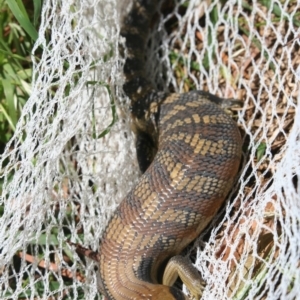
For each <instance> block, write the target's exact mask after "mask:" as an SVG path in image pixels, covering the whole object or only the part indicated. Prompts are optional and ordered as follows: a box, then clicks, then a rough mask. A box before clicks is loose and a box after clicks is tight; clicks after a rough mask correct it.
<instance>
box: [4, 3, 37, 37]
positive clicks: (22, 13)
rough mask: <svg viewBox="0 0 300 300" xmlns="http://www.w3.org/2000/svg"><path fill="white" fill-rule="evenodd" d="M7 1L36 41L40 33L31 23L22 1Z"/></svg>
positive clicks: (16, 16) (21, 23)
mask: <svg viewBox="0 0 300 300" xmlns="http://www.w3.org/2000/svg"><path fill="white" fill-rule="evenodd" d="M17 2H18V3H17ZM6 3H7V5H8V6H9V8H10V10H11V11H12V13H13V14H14V16H15V18H16V19H17V20H18V22H19V23H20V25H21V26H22V27H23V29H24V30H25V31H26V32H27V33H28V34H29V36H30V37H31V38H32V39H33V40H34V41H36V40H37V38H38V33H37V31H36V29H35V28H34V26H33V25H32V24H31V22H30V20H29V18H28V15H27V13H26V10H25V8H24V5H23V4H22V2H21V1H20V0H18V1H16V0H6Z"/></svg>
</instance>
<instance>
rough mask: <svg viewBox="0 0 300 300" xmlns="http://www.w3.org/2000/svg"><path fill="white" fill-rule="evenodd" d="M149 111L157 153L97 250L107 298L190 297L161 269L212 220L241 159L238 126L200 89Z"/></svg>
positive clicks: (114, 216) (165, 298)
mask: <svg viewBox="0 0 300 300" xmlns="http://www.w3.org/2000/svg"><path fill="white" fill-rule="evenodd" d="M150 111H151V113H150V115H151V114H152V115H154V117H153V118H149V119H156V122H157V123H156V124H155V126H154V127H155V128H156V130H157V133H158V152H157V154H156V156H155V158H154V161H153V162H152V163H151V165H150V167H149V168H148V169H147V171H146V172H145V173H144V174H143V175H142V177H141V179H140V181H139V182H138V183H137V185H136V186H135V187H134V188H133V189H132V191H131V192H130V193H129V194H128V195H127V197H126V198H125V199H124V200H123V201H122V202H121V204H120V206H119V207H118V209H117V210H116V211H115V213H114V214H113V217H112V218H111V220H110V222H109V223H108V225H107V227H106V230H105V232H104V235H103V238H102V240H101V243H100V247H99V265H100V270H99V272H100V280H99V289H100V290H101V292H102V293H103V294H104V295H105V296H106V298H107V299H116V300H121V299H153V300H154V299H155V300H157V299H161V300H167V299H185V296H184V294H183V293H182V292H181V291H179V290H177V289H175V288H173V287H172V288H170V287H167V286H164V285H161V284H159V282H160V281H161V277H162V270H161V268H163V267H164V266H165V265H166V263H167V261H168V260H169V259H170V258H171V257H173V256H174V255H177V254H179V253H180V252H181V251H182V250H183V249H184V248H185V247H186V246H187V245H188V244H189V243H190V242H191V241H193V240H194V239H195V238H196V237H198V236H199V234H200V232H201V231H202V230H203V229H204V228H205V226H206V225H207V224H208V223H209V222H210V220H211V219H212V218H213V216H214V215H215V214H216V212H217V211H218V209H219V208H220V206H221V204H222V203H223V201H224V200H225V198H226V196H227V194H228V192H229V191H230V189H231V188H232V185H233V182H234V180H235V177H236V174H237V171H238V167H239V163H240V158H241V138H240V134H239V130H238V128H237V125H236V124H235V122H234V121H233V120H232V119H231V118H230V116H228V115H227V114H226V113H224V111H223V110H222V109H221V108H220V107H219V106H217V105H216V104H214V103H212V102H211V101H209V100H208V97H206V96H204V95H203V94H201V92H197V91H194V92H190V93H186V94H171V95H170V96H169V97H167V98H166V99H164V100H163V101H162V102H161V103H158V105H152V106H151V107H150Z"/></svg>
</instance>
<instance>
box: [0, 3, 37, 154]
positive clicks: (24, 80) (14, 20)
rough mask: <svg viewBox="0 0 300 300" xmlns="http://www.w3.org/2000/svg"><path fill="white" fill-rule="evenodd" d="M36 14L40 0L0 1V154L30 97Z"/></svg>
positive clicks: (35, 36) (35, 37)
mask: <svg viewBox="0 0 300 300" xmlns="http://www.w3.org/2000/svg"><path fill="white" fill-rule="evenodd" d="M25 7H26V9H25ZM40 10H41V0H34V1H33V6H32V1H26V0H24V1H23V2H22V1H21V0H7V1H4V0H0V154H1V153H2V152H3V150H4V148H5V146H6V144H7V142H8V141H9V140H10V139H11V137H12V135H13V134H14V131H15V129H16V124H17V122H18V119H19V117H20V114H21V112H22V108H23V106H24V104H25V103H26V101H27V99H28V97H29V96H30V92H31V77H32V63H31V56H30V55H31V50H32V47H33V45H34V42H35V41H36V39H37V37H38V32H37V27H38V22H39V16H40Z"/></svg>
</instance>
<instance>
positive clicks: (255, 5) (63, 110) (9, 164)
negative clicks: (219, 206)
mask: <svg viewBox="0 0 300 300" xmlns="http://www.w3.org/2000/svg"><path fill="white" fill-rule="evenodd" d="M118 10H119V8H118V5H117V4H116V0H94V1H92V0H85V1H83V0H82V1H59V0H51V1H50V0H45V1H44V5H43V11H42V21H41V26H40V30H39V39H38V41H37V43H36V48H35V49H37V48H38V47H42V48H43V54H42V57H41V59H35V60H34V74H33V78H34V82H33V86H32V94H31V97H30V99H29V100H28V102H27V104H26V106H25V107H24V110H23V113H22V117H21V119H20V121H19V123H18V126H17V130H16V133H15V136H14V138H13V139H12V140H11V142H10V143H9V145H8V146H7V148H6V150H5V152H4V154H3V155H2V156H1V163H2V168H1V176H2V180H3V182H4V183H3V186H2V195H1V200H0V209H1V211H0V213H1V215H2V216H1V219H0V233H1V234H0V274H1V277H0V284H1V290H0V298H1V299H100V295H98V293H97V288H96V271H95V264H94V263H93V262H91V261H90V260H86V261H85V260H84V259H82V258H80V257H79V256H78V255H77V254H76V252H75V250H74V247H70V246H69V245H68V244H67V243H66V242H67V240H68V239H70V240H71V241H73V242H78V243H80V244H82V245H84V246H86V247H90V248H91V249H93V250H97V245H98V241H99V238H100V237H101V232H102V230H103V229H104V227H105V224H106V222H107V221H108V218H109V216H110V215H111V213H112V212H113V210H114V209H115V207H116V205H117V204H118V203H119V202H120V201H121V200H122V198H123V197H124V196H125V195H126V193H127V192H128V191H129V190H130V188H131V187H132V185H133V184H134V183H135V182H136V181H137V180H138V175H139V172H138V168H137V164H136V158H135V149H134V137H133V134H132V133H131V131H130V119H129V113H128V101H127V100H126V99H125V97H124V96H123V94H122V84H123V80H124V78H123V76H122V63H123V61H122V60H120V57H119V54H118V42H119V24H118V23H119V21H118V20H119V15H118ZM162 10H163V13H164V14H163V17H161V18H160V24H159V25H158V31H155V32H158V34H156V33H155V34H154V35H153V39H155V41H153V43H151V44H150V50H149V52H150V53H149V57H150V59H149V61H150V62H152V64H151V65H149V70H150V71H149V72H150V75H151V78H156V79H155V82H156V83H157V84H158V85H159V86H162V85H164V86H165V87H166V88H167V89H168V88H169V89H170V90H173V91H180V92H183V91H187V90H190V89H205V90H208V91H210V92H212V93H215V94H217V95H219V96H224V97H235V98H239V99H242V100H243V101H244V106H243V108H242V109H241V110H240V111H239V113H238V124H239V126H240V128H241V132H242V134H243V137H244V149H243V150H244V160H243V166H242V169H241V173H240V177H239V180H238V184H237V185H236V188H235V191H233V193H232V194H233V196H232V197H231V198H230V201H229V202H228V204H227V205H226V207H224V209H223V211H222V212H221V213H220V214H219V216H218V218H216V219H215V221H214V222H213V224H212V225H211V226H210V228H208V229H207V230H206V233H209V235H208V234H206V233H204V234H203V235H202V236H201V237H200V239H199V240H198V241H197V242H196V244H195V247H196V246H197V247H198V248H195V247H194V249H197V257H196V266H197V267H198V269H199V270H200V272H201V273H202V274H203V277H204V279H205V280H206V282H207V286H206V289H205V292H204V294H203V299H296V298H298V299H300V296H299V294H300V196H299V193H300V192H299V188H300V186H299V183H298V178H299V176H300V168H299V167H300V116H299V103H300V102H299V100H300V99H299V92H298V91H299V79H300V66H299V65H300V55H299V54H300V51H299V25H300V3H299V2H298V3H297V1H285V2H284V1H277V0H273V1H272V0H269V1H224V4H223V5H221V2H220V3H219V1H214V2H212V3H210V4H209V3H208V1H206V2H201V1H197V0H193V1H192V0H191V1H189V2H185V1H178V3H177V1H176V5H175V6H174V7H173V5H170V6H168V5H166V6H165V7H163V8H162ZM35 49H34V50H35ZM33 52H34V51H33ZM153 62H157V63H153ZM162 74H163V75H162ZM297 100H298V101H297ZM192 251H193V250H192Z"/></svg>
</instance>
